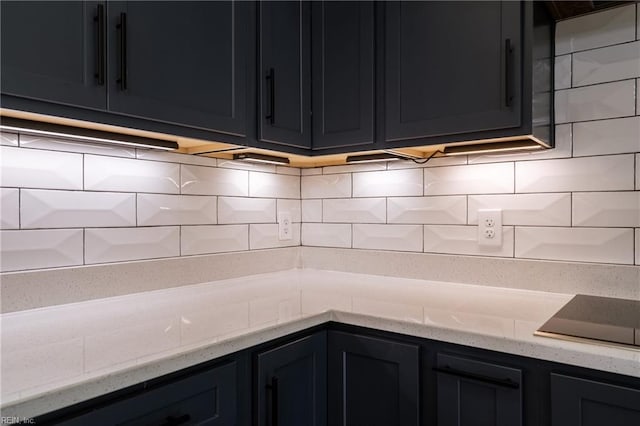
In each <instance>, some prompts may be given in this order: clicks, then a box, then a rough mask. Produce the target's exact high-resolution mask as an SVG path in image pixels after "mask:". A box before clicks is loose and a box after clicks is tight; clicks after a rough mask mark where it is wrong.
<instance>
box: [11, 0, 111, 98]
mask: <svg viewBox="0 0 640 426" xmlns="http://www.w3.org/2000/svg"><path fill="white" fill-rule="evenodd" d="M0 16H1V20H2V22H1V25H0V32H1V36H0V39H1V43H2V46H1V47H0V56H1V58H0V63H1V64H2V72H1V73H0V74H1V78H2V83H1V84H0V86H1V87H2V93H4V94H9V95H15V96H20V97H24V98H29V99H35V100H45V101H49V102H55V103H60V104H67V105H75V106H81V107H86V108H96V109H105V108H106V102H107V94H106V89H105V87H106V86H105V76H104V73H105V71H106V65H105V62H104V55H105V48H106V43H105V39H104V25H105V19H106V15H105V5H104V2H80V1H66V2H49V1H42V2H25V1H2V2H1V3H0Z"/></svg>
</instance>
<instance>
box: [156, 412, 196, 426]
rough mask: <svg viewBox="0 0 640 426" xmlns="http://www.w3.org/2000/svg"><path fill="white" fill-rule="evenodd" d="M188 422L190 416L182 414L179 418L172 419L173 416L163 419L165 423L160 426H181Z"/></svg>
mask: <svg viewBox="0 0 640 426" xmlns="http://www.w3.org/2000/svg"><path fill="white" fill-rule="evenodd" d="M189 420H191V416H190V415H188V414H184V415H182V416H180V417H174V416H168V417H167V418H166V419H165V422H164V423H162V425H161V426H178V425H183V424H185V423H187V422H188V421H189Z"/></svg>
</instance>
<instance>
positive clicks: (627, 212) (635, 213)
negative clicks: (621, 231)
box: [572, 191, 640, 227]
mask: <svg viewBox="0 0 640 426" xmlns="http://www.w3.org/2000/svg"><path fill="white" fill-rule="evenodd" d="M572 211H573V226H602V227H640V192H638V191H632V192H582V193H575V194H573V209H572Z"/></svg>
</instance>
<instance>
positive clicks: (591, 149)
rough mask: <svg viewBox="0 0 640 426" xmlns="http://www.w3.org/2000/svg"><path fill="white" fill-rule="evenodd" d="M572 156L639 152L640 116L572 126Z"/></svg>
mask: <svg viewBox="0 0 640 426" xmlns="http://www.w3.org/2000/svg"><path fill="white" fill-rule="evenodd" d="M573 139H574V142H573V155H574V156H575V157H582V156H586V155H606V154H623V153H627V152H638V151H640V116H635V117H626V118H616V119H612V120H598V121H587V122H583V123H575V124H574V125H573Z"/></svg>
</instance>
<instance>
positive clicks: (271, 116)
mask: <svg viewBox="0 0 640 426" xmlns="http://www.w3.org/2000/svg"><path fill="white" fill-rule="evenodd" d="M265 78H266V79H267V82H268V83H269V110H268V112H267V114H266V115H265V116H264V118H265V119H267V120H269V124H271V125H273V123H274V120H275V113H274V110H275V106H276V81H275V71H274V69H273V68H269V72H267V76H266V77H265Z"/></svg>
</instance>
